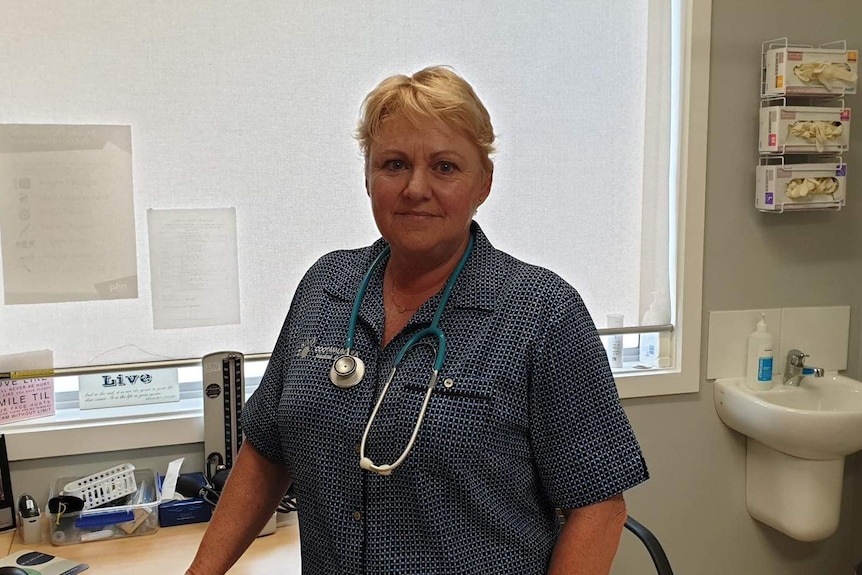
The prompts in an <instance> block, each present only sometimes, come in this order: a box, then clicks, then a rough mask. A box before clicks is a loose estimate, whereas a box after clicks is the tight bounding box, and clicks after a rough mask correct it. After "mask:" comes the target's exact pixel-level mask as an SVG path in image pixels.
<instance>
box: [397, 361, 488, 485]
mask: <svg viewBox="0 0 862 575" xmlns="http://www.w3.org/2000/svg"><path fill="white" fill-rule="evenodd" d="M426 389H427V388H426V386H425V385H422V383H419V382H411V383H408V384H406V385H405V387H404V393H403V395H402V403H403V405H402V408H401V409H400V418H401V419H402V420H403V421H402V425H404V426H406V427H407V428H408V429H411V430H412V429H413V427H414V426H415V425H416V419H417V418H418V417H419V411H420V409H421V406H422V400H423V399H424V398H425V392H426ZM493 404H494V384H493V382H492V381H491V380H488V379H478V378H461V379H456V378H454V377H453V378H448V377H447V376H445V375H444V376H441V379H440V380H438V382H437V385H436V386H435V388H434V391H433V392H432V393H431V400H430V401H429V402H428V409H427V411H426V412H425V420H424V421H423V423H422V427H421V428H420V430H419V435H418V437H417V439H416V444H415V445H414V446H413V451H412V452H411V454H410V458H414V462H413V463H414V464H418V465H420V466H423V467H428V468H429V469H430V470H433V471H439V470H440V468H441V466H442V467H444V468H445V467H457V468H460V469H464V468H472V467H475V466H479V465H481V464H482V454H483V453H484V452H485V447H486V443H487V442H486V438H487V434H488V423H489V419H490V414H491V409H492V407H493ZM408 461H409V458H408Z"/></svg>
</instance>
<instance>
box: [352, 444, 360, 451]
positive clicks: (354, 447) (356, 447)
mask: <svg viewBox="0 0 862 575" xmlns="http://www.w3.org/2000/svg"><path fill="white" fill-rule="evenodd" d="M359 447H360V445H359V444H358V443H357V444H356V445H354V446H353V451H355V452H356V453H359V451H360V449H359Z"/></svg>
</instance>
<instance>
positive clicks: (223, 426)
mask: <svg viewBox="0 0 862 575" xmlns="http://www.w3.org/2000/svg"><path fill="white" fill-rule="evenodd" d="M243 362H244V357H243V354H241V353H239V352H237V351H221V352H217V353H211V354H208V355H205V356H204V357H203V359H202V360H201V364H202V366H203V386H204V390H203V391H204V456H205V457H206V478H207V481H209V482H210V483H219V479H221V483H222V484H223V483H224V479H223V477H224V476H225V475H226V474H227V472H228V471H229V470H230V468H231V467H232V466H233V464H234V462H235V461H236V455H237V452H239V448H240V446H241V445H242V420H241V417H242V409H243V407H244V406H245V376H244V373H243ZM217 475H220V477H219V479H216V476H217Z"/></svg>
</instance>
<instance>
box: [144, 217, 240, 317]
mask: <svg viewBox="0 0 862 575" xmlns="http://www.w3.org/2000/svg"><path fill="white" fill-rule="evenodd" d="M147 231H148V235H149V238H150V281H151V282H152V290H153V328H154V329H177V328H188V327H207V326H213V325H233V324H238V323H240V305H239V264H238V260H237V241H236V208H211V209H186V210H155V209H150V210H147Z"/></svg>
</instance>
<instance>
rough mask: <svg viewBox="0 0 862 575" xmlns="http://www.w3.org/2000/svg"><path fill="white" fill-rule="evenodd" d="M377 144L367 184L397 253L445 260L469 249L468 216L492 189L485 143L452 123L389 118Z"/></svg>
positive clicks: (373, 147)
mask: <svg viewBox="0 0 862 575" xmlns="http://www.w3.org/2000/svg"><path fill="white" fill-rule="evenodd" d="M381 128H382V129H381V130H380V133H379V137H378V138H377V139H376V140H374V141H372V142H371V145H370V147H369V150H368V158H367V166H366V171H365V187H366V189H367V190H368V195H369V197H370V198H371V209H372V211H373V212H374V219H375V221H376V222H377V227H378V228H379V229H380V233H381V234H382V235H383V237H384V238H385V239H386V241H388V242H389V244H390V245H391V246H392V251H393V255H399V256H410V257H412V258H414V259H416V258H419V259H418V260H416V261H417V263H419V262H424V263H431V264H433V263H443V262H444V261H446V260H447V259H450V258H453V257H458V256H460V254H461V250H462V249H463V248H464V247H465V246H466V244H467V239H468V237H469V233H470V221H471V220H472V218H473V214H474V213H475V212H476V208H477V207H479V204H481V203H482V202H484V201H485V198H486V197H488V194H489V193H490V191H491V173H487V174H486V173H485V170H483V169H482V166H483V164H482V153H481V152H480V150H479V147H478V146H477V145H476V144H474V143H473V142H471V141H470V140H468V139H467V137H466V136H465V135H464V134H462V133H461V132H460V131H458V130H456V129H454V128H452V127H450V126H449V125H447V124H446V123H444V122H442V121H439V120H433V119H426V120H422V121H421V122H418V123H417V124H413V123H412V122H410V121H409V120H407V119H406V118H405V117H403V116H402V115H397V116H394V117H390V118H388V119H386V120H385V121H384V122H383V125H382V127H381Z"/></svg>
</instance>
